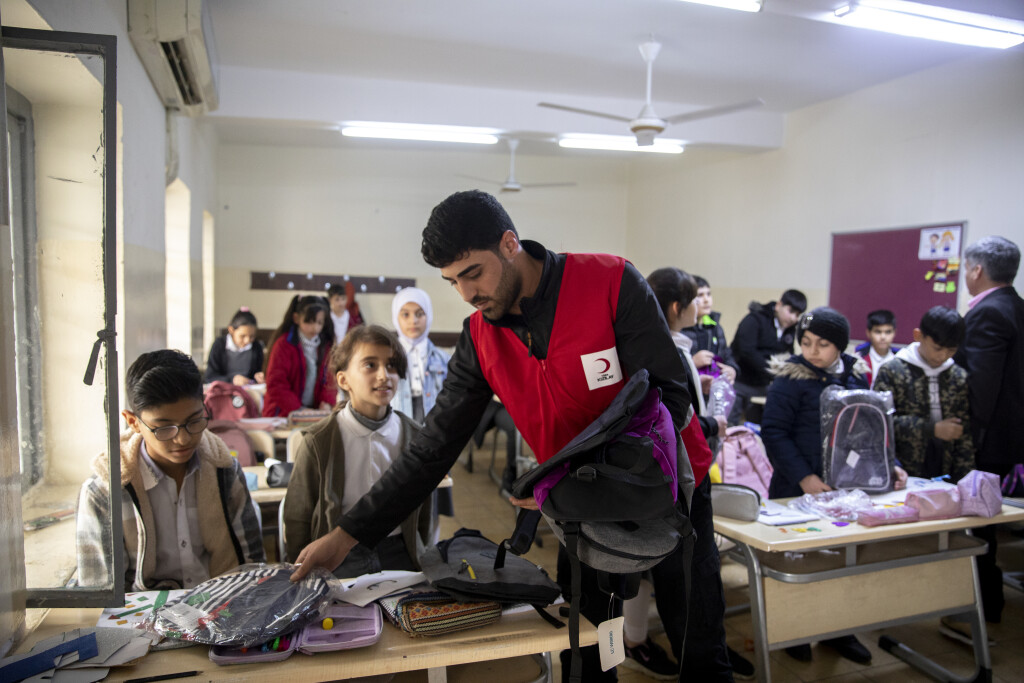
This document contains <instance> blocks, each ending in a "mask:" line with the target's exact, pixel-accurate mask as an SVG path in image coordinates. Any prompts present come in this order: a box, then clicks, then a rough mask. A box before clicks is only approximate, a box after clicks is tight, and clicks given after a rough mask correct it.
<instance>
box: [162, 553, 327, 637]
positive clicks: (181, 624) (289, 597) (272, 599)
mask: <svg viewBox="0 0 1024 683" xmlns="http://www.w3.org/2000/svg"><path fill="white" fill-rule="evenodd" d="M293 571H295V566H294V565H290V564H284V563H281V564H245V565H242V566H241V567H238V568H237V569H235V570H233V571H230V572H227V573H226V574H221V575H220V576H218V577H216V578H213V579H210V580H209V581H204V582H203V583H201V584H199V585H198V586H196V587H195V588H193V589H192V590H190V591H188V592H187V593H186V594H185V595H183V596H182V597H180V598H179V599H178V600H177V601H174V602H169V603H167V604H165V605H164V606H163V607H161V608H160V609H158V610H156V611H154V613H153V615H152V616H151V617H150V618H149V619H147V621H146V626H147V628H150V629H151V630H153V631H156V632H157V633H159V634H160V635H162V636H165V637H167V638H177V639H179V640H189V641H192V642H196V643H204V644H206V645H220V646H224V647H239V648H241V647H245V648H248V647H252V646H254V645H262V644H263V643H267V642H270V641H273V640H274V639H275V638H277V637H279V636H284V635H286V634H288V633H290V632H293V631H296V630H297V629H299V628H301V627H303V626H305V625H306V624H307V623H309V622H311V621H313V620H314V619H316V618H318V617H319V616H320V612H321V610H322V609H324V608H325V607H326V606H327V605H328V604H330V602H331V601H332V600H333V599H334V597H335V596H336V595H338V594H340V592H341V591H342V590H343V586H342V584H341V582H340V581H339V580H337V579H335V578H334V576H333V575H332V574H331V573H330V572H328V571H327V570H326V569H319V568H318V569H314V570H313V571H311V572H310V573H309V574H307V575H306V577H305V578H304V579H303V580H302V581H298V582H295V583H293V582H292V581H291V580H290V579H289V577H290V576H291V574H292V572H293Z"/></svg>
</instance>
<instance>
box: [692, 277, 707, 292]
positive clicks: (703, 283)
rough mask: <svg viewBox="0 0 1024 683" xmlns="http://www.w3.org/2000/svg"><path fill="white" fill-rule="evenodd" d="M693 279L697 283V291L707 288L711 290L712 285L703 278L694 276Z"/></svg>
mask: <svg viewBox="0 0 1024 683" xmlns="http://www.w3.org/2000/svg"><path fill="white" fill-rule="evenodd" d="M692 277H693V281H694V282H696V283H697V289H700V288H701V287H707V288H708V289H711V283H710V282H708V281H707V280H705V279H704V278H702V277H701V276H700V275H693V276H692Z"/></svg>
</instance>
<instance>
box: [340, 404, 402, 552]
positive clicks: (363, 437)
mask: <svg viewBox="0 0 1024 683" xmlns="http://www.w3.org/2000/svg"><path fill="white" fill-rule="evenodd" d="M335 419H337V420H338V428H339V429H340V430H341V442H342V445H343V446H344V447H345V491H344V493H343V495H342V499H341V512H342V514H348V511H349V510H351V509H352V508H353V507H355V505H356V503H358V502H359V499H360V498H362V497H363V496H365V495H366V494H367V493H369V492H370V489H371V488H373V485H374V484H376V483H377V480H378V479H380V478H381V477H382V476H384V473H385V472H386V471H387V470H388V468H389V467H391V463H392V462H393V461H394V460H395V459H396V458H398V456H399V455H401V453H402V420H401V418H399V417H398V415H397V414H396V413H395V412H394V411H391V415H390V417H389V418H388V421H387V422H386V423H385V424H384V426H383V427H381V428H380V429H377V430H370V429H369V428H368V427H366V426H365V425H363V424H362V423H360V422H359V420H357V419H356V418H355V416H354V415H353V414H352V404H351V403H348V404H346V405H345V407H344V408H342V409H341V410H339V411H338V416H337V418H335ZM401 531H402V530H401V527H400V526H398V527H395V528H394V529H393V530H392V531H391V533H390V534H389V535H391V536H394V535H395V534H398V533H401Z"/></svg>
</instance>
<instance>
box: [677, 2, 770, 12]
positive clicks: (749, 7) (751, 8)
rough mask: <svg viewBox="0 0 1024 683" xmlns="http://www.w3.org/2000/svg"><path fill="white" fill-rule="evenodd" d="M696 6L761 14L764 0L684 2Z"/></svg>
mask: <svg viewBox="0 0 1024 683" xmlns="http://www.w3.org/2000/svg"><path fill="white" fill-rule="evenodd" d="M683 2H692V3H693V4H695V5H711V6H712V7H724V8H726V9H738V10H739V11H741V12H760V11H761V7H762V5H763V4H764V0H683Z"/></svg>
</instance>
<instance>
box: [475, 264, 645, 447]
mask: <svg viewBox="0 0 1024 683" xmlns="http://www.w3.org/2000/svg"><path fill="white" fill-rule="evenodd" d="M625 265H626V261H625V259H622V258H619V257H618V256H609V255H607V254H568V255H567V256H566V260H565V272H564V273H563V275H562V284H561V287H560V289H559V293H558V303H557V305H556V308H555V322H554V326H553V327H552V329H551V339H550V341H549V343H548V352H547V358H545V359H544V360H539V359H537V358H536V357H535V356H533V355H531V354H530V351H529V349H527V347H526V346H525V345H524V344H523V342H522V341H521V340H520V339H519V337H517V336H516V334H515V333H514V332H513V331H512V330H510V329H508V328H505V327H498V326H496V325H491V324H490V323H488V322H487V321H486V320H484V318H483V315H482V314H481V313H480V312H479V311H477V312H476V313H474V314H473V315H472V316H470V320H469V330H470V336H471V337H472V339H473V346H474V347H475V348H476V355H477V358H478V359H479V361H480V367H481V369H482V371H483V374H484V377H485V378H486V379H487V383H488V384H490V385H491V388H492V389H493V390H494V393H495V394H496V395H497V396H498V398H500V399H501V401H502V403H504V404H505V408H506V409H507V410H508V412H509V415H511V416H512V421H513V422H515V425H516V428H518V429H519V432H520V433H521V434H522V435H523V438H524V439H525V440H526V443H528V444H529V445H530V448H531V449H532V450H533V452H534V454H535V455H536V456H537V462H538V463H542V462H544V461H545V460H547V459H548V458H550V457H551V456H552V455H554V454H555V453H557V452H558V451H559V450H561V449H562V447H564V446H565V445H566V444H567V443H569V442H570V441H571V440H572V439H573V438H574V437H575V436H576V435H577V434H579V433H580V432H581V431H583V429H584V428H585V427H586V426H587V425H589V424H590V423H591V422H593V421H594V420H595V419H597V417H598V416H599V415H600V414H601V413H602V412H604V410H605V408H607V407H608V405H609V404H610V403H611V402H612V400H613V399H614V398H615V396H616V394H618V393H619V390H620V389H621V388H622V387H623V383H624V382H625V380H626V379H628V378H627V377H625V376H624V375H623V373H622V370H621V368H620V367H619V358H618V354H617V352H616V348H615V328H614V325H615V311H616V307H617V306H618V301H619V286H620V285H621V284H622V271H623V269H624V268H625Z"/></svg>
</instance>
